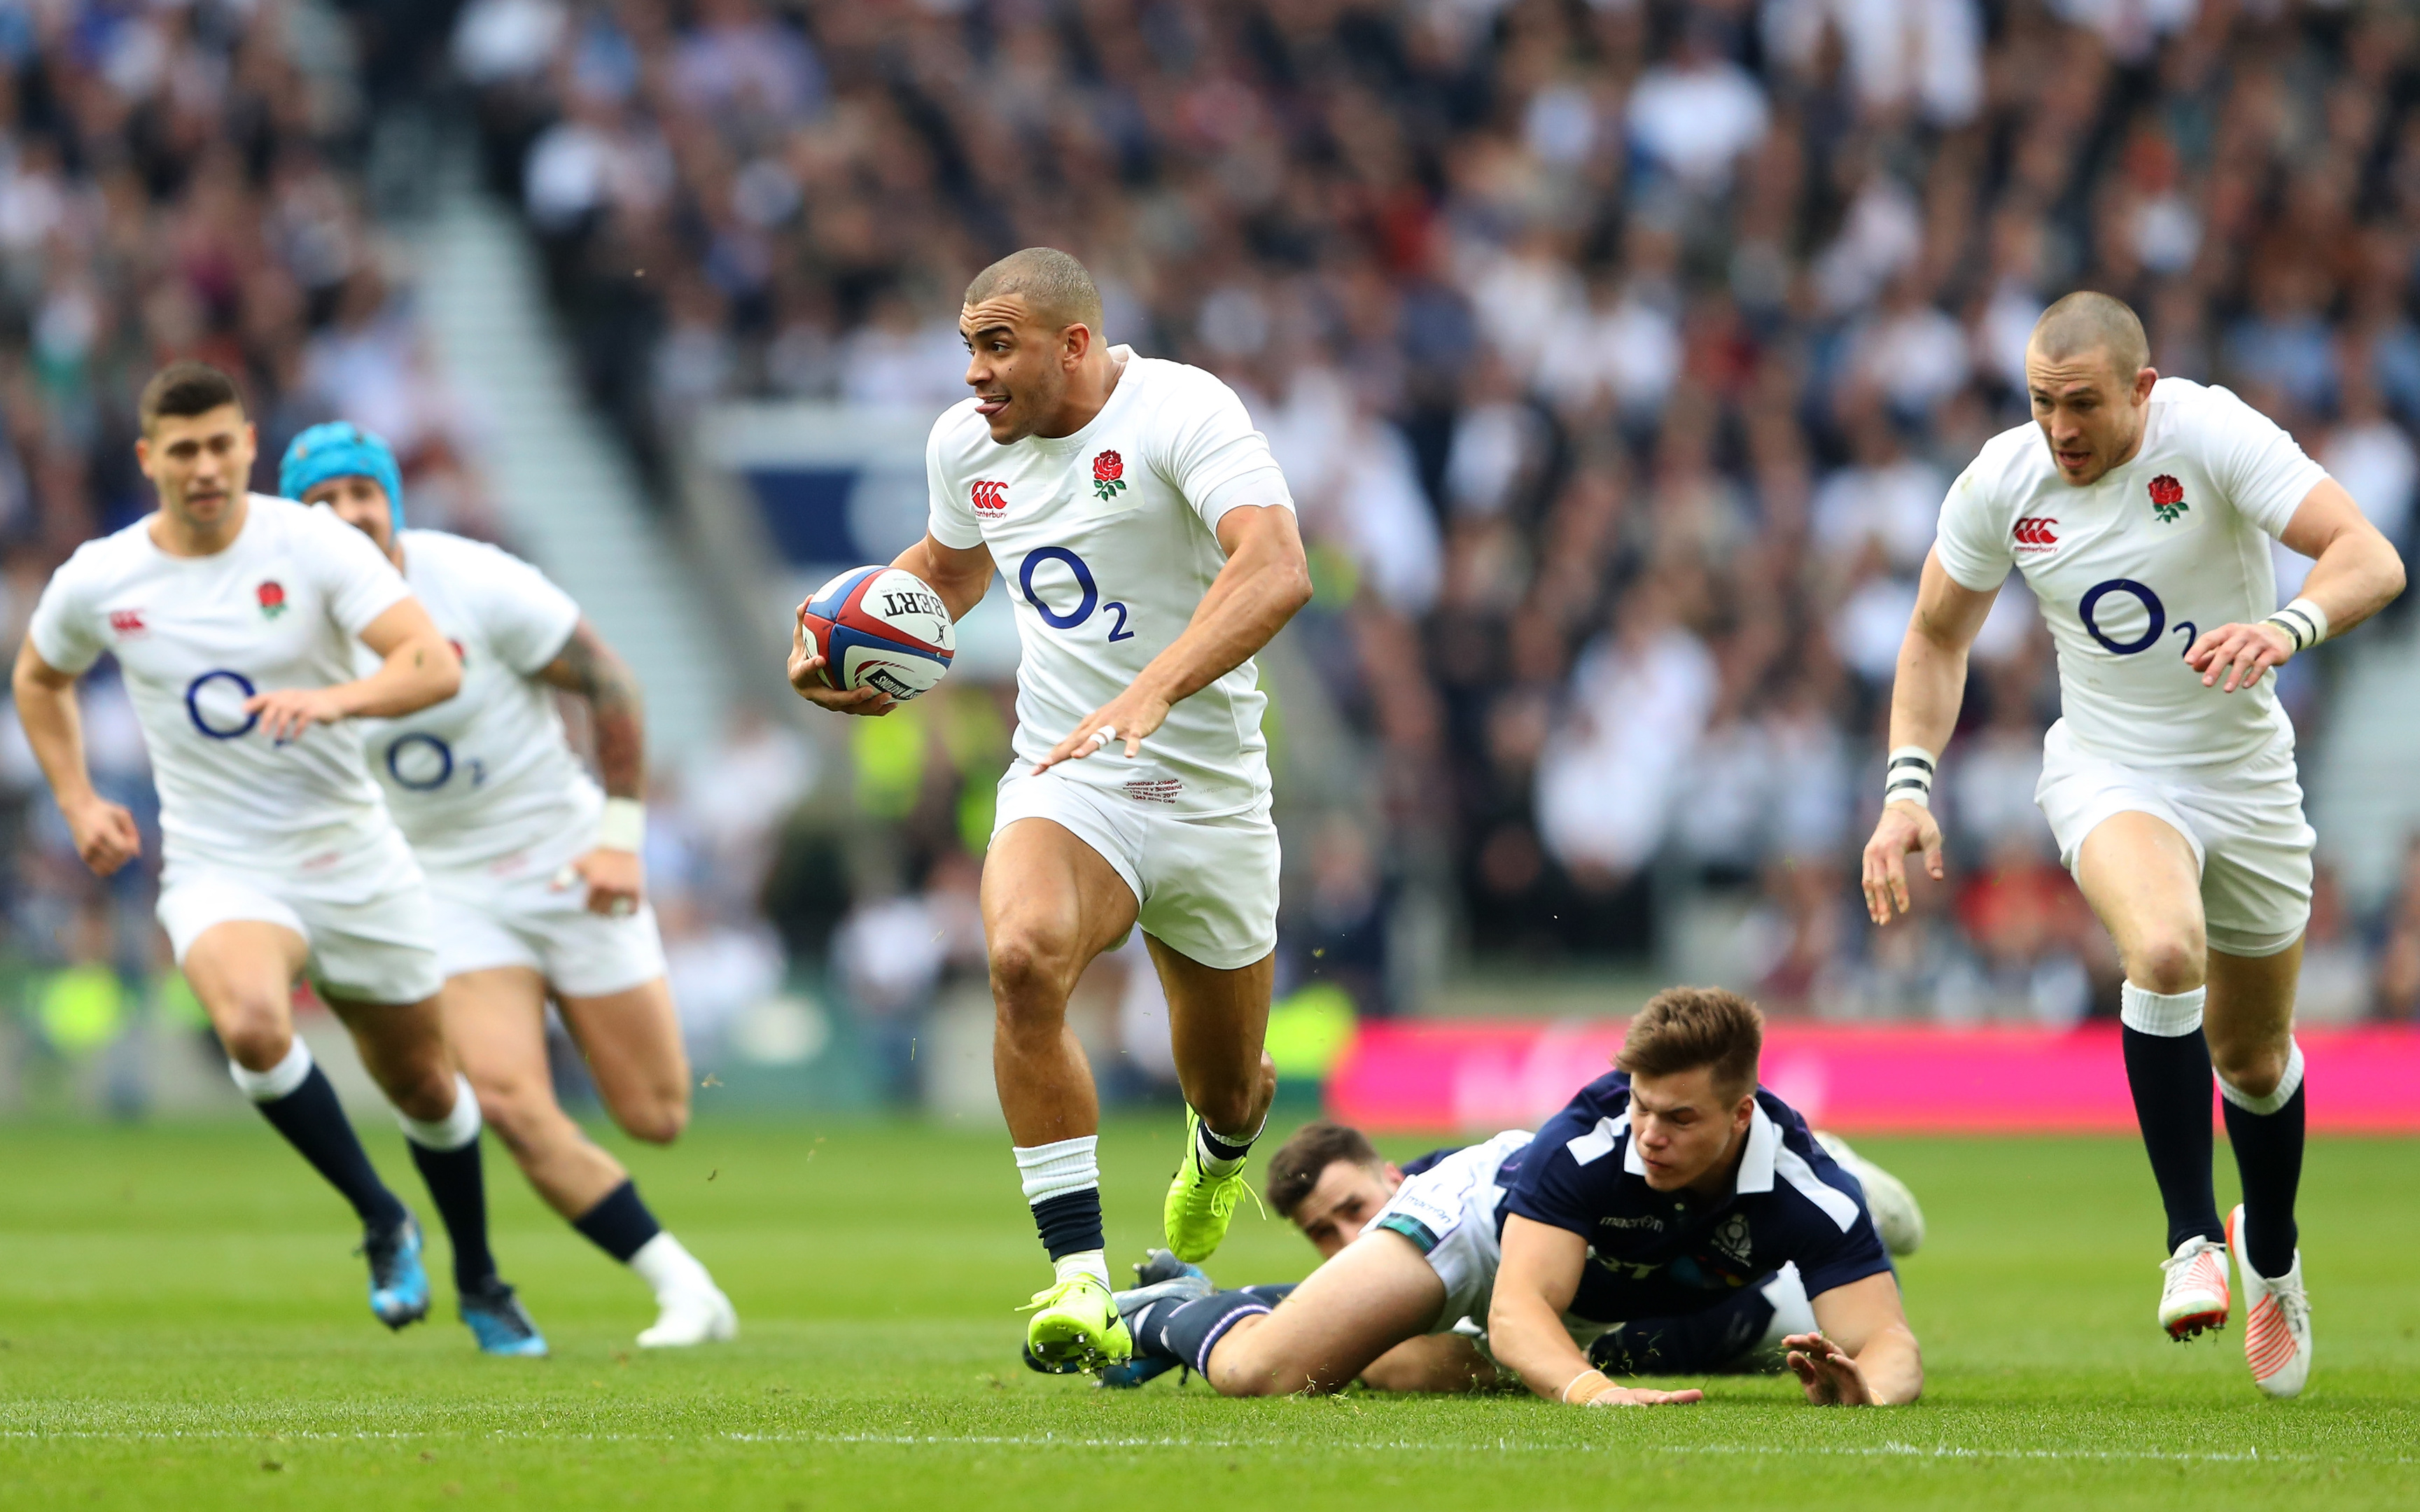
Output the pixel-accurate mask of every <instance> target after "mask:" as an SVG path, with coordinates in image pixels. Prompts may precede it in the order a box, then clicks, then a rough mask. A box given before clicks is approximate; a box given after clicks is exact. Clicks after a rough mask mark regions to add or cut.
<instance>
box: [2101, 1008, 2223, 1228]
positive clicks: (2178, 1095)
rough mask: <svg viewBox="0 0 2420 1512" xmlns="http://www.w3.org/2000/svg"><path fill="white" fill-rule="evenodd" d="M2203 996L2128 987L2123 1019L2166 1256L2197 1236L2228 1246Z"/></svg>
mask: <svg viewBox="0 0 2420 1512" xmlns="http://www.w3.org/2000/svg"><path fill="white" fill-rule="evenodd" d="M2204 995H2205V993H2204V989H2202V988H2199V987H2196V988H2195V989H2194V990H2193V991H2191V992H2189V993H2165V994H2163V993H2154V992H2149V991H2146V990H2145V989H2143V988H2141V987H2137V986H2135V985H2134V984H2133V982H2131V981H2130V982H2128V983H2126V985H2125V987H2124V989H2123V991H2122V993H2121V995H2120V1001H2121V1005H2122V1006H2121V1008H2120V1011H2119V1013H2118V1017H2119V1019H2120V1020H2121V1021H2122V1022H2123V1025H2124V1027H2123V1028H2121V1029H2120V1030H2119V1031H2118V1032H2119V1034H2120V1036H2121V1037H2122V1038H2123V1040H2124V1041H2125V1050H2126V1085H2127V1087H2128V1088H2131V1089H2132V1090H2133V1094H2134V1121H2135V1122H2136V1123H2137V1124H2139V1125H2140V1126H2141V1128H2142V1131H2143V1150H2144V1153H2146V1154H2148V1155H2149V1156H2150V1158H2151V1179H2152V1180H2155V1181H2157V1182H2158V1183H2159V1186H2160V1202H2161V1204H2162V1206H2164V1207H2165V1208H2166V1209H2167V1213H2168V1249H2169V1250H2170V1251H2171V1252H2174V1251H2175V1249H2176V1247H2177V1246H2178V1245H2180V1244H2181V1243H2183V1242H2185V1241H2186V1240H2188V1239H2191V1238H2193V1237H2194V1236H2195V1235H2196V1234H2198V1235H2200V1236H2201V1237H2202V1238H2204V1239H2207V1240H2209V1241H2210V1242H2212V1243H2225V1242H2226V1227H2225V1226H2223V1225H2222V1224H2221V1223H2220V1222H2219V1219H2218V1198H2217V1197H2216V1196H2214V1195H2213V1194H2212V1192H2211V1180H2210V1157H2211V1134H2210V1044H2209V1042H2208V1041H2205V1040H2204V1039H2203V1038H2202V1032H2201V1011H2202V999H2203V997H2204Z"/></svg>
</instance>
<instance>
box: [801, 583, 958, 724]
mask: <svg viewBox="0 0 2420 1512" xmlns="http://www.w3.org/2000/svg"><path fill="white" fill-rule="evenodd" d="M799 625H800V626H801V627H802V628H803V629H804V630H805V632H806V642H807V647H808V649H809V650H811V651H813V652H814V654H815V655H817V656H821V657H823V658H824V667H823V679H824V681H825V682H826V683H827V684H829V685H830V686H831V687H836V688H839V689H840V690H842V691H843V692H852V691H854V690H856V689H858V688H861V687H875V688H879V689H881V690H882V691H883V692H885V693H888V694H889V695H891V697H892V698H893V699H896V700H898V701H899V702H902V703H905V702H907V701H908V700H909V699H912V698H915V697H917V696H918V695H920V694H923V693H926V692H930V691H931V690H932V687H933V686H934V685H935V684H936V683H939V681H940V680H941V675H942V674H943V673H944V672H947V671H949V670H950V658H951V657H952V656H955V655H956V654H957V649H958V633H957V629H956V627H955V626H954V625H952V624H951V623H950V609H949V606H948V605H946V604H944V603H942V602H941V595H940V594H937V593H935V592H933V590H932V588H931V587H930V586H929V585H927V584H926V583H925V581H924V579H922V578H919V577H917V576H916V575H915V574H914V573H912V572H902V571H900V570H899V569H898V568H897V567H852V568H851V569H849V570H848V571H846V572H844V573H842V574H841V575H840V576H839V577H837V578H834V579H832V580H831V581H830V582H828V583H826V584H824V585H823V586H822V587H821V588H818V589H816V590H815V591H814V594H813V595H812V596H810V597H809V598H808V599H807V601H806V602H805V603H803V604H801V605H799Z"/></svg>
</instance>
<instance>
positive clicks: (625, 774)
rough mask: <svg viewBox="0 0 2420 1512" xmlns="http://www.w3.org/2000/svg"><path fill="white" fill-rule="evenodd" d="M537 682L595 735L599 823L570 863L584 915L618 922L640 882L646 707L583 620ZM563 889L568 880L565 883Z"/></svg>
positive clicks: (622, 665) (635, 684)
mask: <svg viewBox="0 0 2420 1512" xmlns="http://www.w3.org/2000/svg"><path fill="white" fill-rule="evenodd" d="M537 675H538V680H539V681H540V682H542V683H545V684H546V685H548V686H549V687H559V688H561V689H563V690H564V691H565V692H566V693H569V694H572V695H574V696H575V697H577V698H579V699H581V700H582V701H583V702H586V703H587V705H588V724H589V728H590V729H592V730H594V731H595V732H596V733H597V776H598V777H599V778H601V779H603V780H604V783H605V823H604V825H603V826H602V828H601V829H600V832H599V834H598V837H597V845H596V848H595V849H593V850H591V851H589V852H588V854H587V855H585V856H582V857H581V858H580V859H579V860H577V861H574V862H573V863H572V871H573V872H574V874H575V875H577V876H578V878H579V879H580V880H581V881H582V882H585V883H586V884H587V885H588V909H589V912H591V913H597V914H625V913H628V912H629V911H631V910H632V909H634V908H636V907H638V906H639V897H640V894H641V892H642V891H643V890H644V887H645V882H646V876H645V872H644V870H643V868H642V866H641V864H640V846H641V844H642V843H643V842H644V839H645V814H644V810H641V809H639V805H640V804H641V803H642V802H644V800H645V798H646V795H647V703H646V696H645V694H644V693H643V692H642V691H641V690H640V687H639V679H638V674H636V673H635V672H633V671H630V665H629V663H628V662H626V661H624V660H623V659H622V658H621V656H619V655H617V654H616V653H615V652H614V650H613V647H612V646H610V645H607V644H606V643H605V638H604V637H603V636H601V635H599V634H597V626H595V625H591V624H589V623H588V619H587V617H586V616H585V615H582V617H581V620H580V623H579V624H577V625H573V626H572V627H571V639H570V640H566V641H565V642H564V643H563V649H562V650H561V651H560V652H557V653H556V654H555V657H554V659H553V660H552V661H551V662H548V663H547V664H546V665H545V666H543V667H541V668H539V669H538V672H537ZM565 885H566V886H568V885H569V879H568V878H566V879H565Z"/></svg>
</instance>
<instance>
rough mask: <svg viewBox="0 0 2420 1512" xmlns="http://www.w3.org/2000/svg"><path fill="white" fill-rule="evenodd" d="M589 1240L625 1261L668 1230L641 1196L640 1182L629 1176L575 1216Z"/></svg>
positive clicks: (573, 1222)
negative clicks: (591, 1206) (594, 1204)
mask: <svg viewBox="0 0 2420 1512" xmlns="http://www.w3.org/2000/svg"><path fill="white" fill-rule="evenodd" d="M571 1227H574V1228H577V1229H579V1230H580V1231H581V1233H582V1234H583V1235H585V1236H586V1237H587V1239H588V1242H590V1243H592V1244H595V1245H596V1246H597V1248H598V1249H601V1250H603V1251H604V1252H605V1253H606V1254H608V1255H611V1256H612V1257H614V1258H615V1259H617V1260H619V1261H621V1262H622V1263H623V1264H624V1265H628V1264H629V1263H630V1257H631V1256H633V1255H636V1254H638V1253H639V1251H641V1250H643V1249H644V1248H646V1245H647V1241H649V1240H651V1239H653V1238H655V1237H656V1236H657V1235H658V1234H660V1233H662V1232H663V1231H664V1229H663V1226H662V1225H661V1224H659V1223H657V1222H656V1215H655V1214H654V1213H652V1212H649V1211H647V1205H646V1204H645V1203H644V1202H643V1201H641V1200H640V1199H639V1183H638V1182H636V1181H633V1180H628V1178H625V1179H624V1180H623V1182H622V1184H621V1185H620V1186H617V1187H615V1188H614V1189H613V1191H611V1192H608V1193H606V1194H605V1195H604V1196H601V1197H598V1198H597V1205H596V1206H595V1207H593V1208H591V1209H589V1210H588V1211H586V1212H583V1213H582V1214H581V1215H580V1216H579V1217H577V1218H574V1219H573V1220H571Z"/></svg>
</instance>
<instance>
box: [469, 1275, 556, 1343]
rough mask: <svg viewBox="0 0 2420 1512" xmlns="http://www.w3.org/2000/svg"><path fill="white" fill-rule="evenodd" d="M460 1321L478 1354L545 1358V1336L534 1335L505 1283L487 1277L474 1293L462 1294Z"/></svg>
mask: <svg viewBox="0 0 2420 1512" xmlns="http://www.w3.org/2000/svg"><path fill="white" fill-rule="evenodd" d="M462 1321H463V1322H464V1323H466V1324H468V1325H470V1329H471V1336H472V1337H473V1338H475V1339H477V1340H478V1341H479V1352H480V1353H481V1354H504V1355H520V1356H523V1357H525V1358H529V1359H534V1360H542V1359H544V1358H546V1335H543V1334H541V1333H539V1332H538V1331H537V1324H536V1323H535V1322H534V1321H532V1320H531V1318H530V1315H529V1309H528V1308H526V1307H524V1306H522V1305H521V1300H520V1298H519V1297H517V1296H515V1295H514V1294H513V1288H512V1285H511V1283H509V1282H506V1281H503V1280H500V1279H498V1278H497V1277H495V1276H489V1277H488V1279H487V1280H486V1281H484V1282H482V1283H481V1284H480V1285H479V1287H478V1288H477V1289H476V1290H473V1291H465V1292H463V1293H462Z"/></svg>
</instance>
